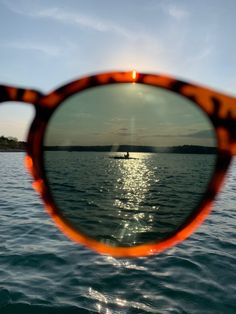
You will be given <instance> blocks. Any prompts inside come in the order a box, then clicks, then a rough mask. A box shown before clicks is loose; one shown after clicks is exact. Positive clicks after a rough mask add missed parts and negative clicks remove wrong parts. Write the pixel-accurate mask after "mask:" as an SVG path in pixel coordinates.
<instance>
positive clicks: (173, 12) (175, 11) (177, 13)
mask: <svg viewBox="0 0 236 314" xmlns="http://www.w3.org/2000/svg"><path fill="white" fill-rule="evenodd" d="M166 9H167V12H168V14H169V15H170V16H172V17H173V18H175V19H176V20H182V19H185V18H187V17H188V16H189V12H188V11H186V10H184V9H181V8H179V7H177V6H176V5H169V6H168V7H167V8H166Z"/></svg>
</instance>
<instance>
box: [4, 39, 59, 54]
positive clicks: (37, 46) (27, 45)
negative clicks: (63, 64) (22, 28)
mask: <svg viewBox="0 0 236 314" xmlns="http://www.w3.org/2000/svg"><path fill="white" fill-rule="evenodd" d="M0 47H7V48H13V49H19V50H31V51H32V50H33V51H36V52H40V53H43V54H47V55H49V56H52V57H58V56H61V55H62V54H63V51H64V50H62V49H60V48H59V47H58V46H53V45H48V44H45V43H38V42H37V43H34V42H32V41H29V42H28V41H20V42H18V41H9V42H1V43H0Z"/></svg>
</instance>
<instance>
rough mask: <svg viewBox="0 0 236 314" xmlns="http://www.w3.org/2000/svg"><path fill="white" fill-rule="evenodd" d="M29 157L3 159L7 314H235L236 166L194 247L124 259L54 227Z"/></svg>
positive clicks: (0, 265) (1, 263) (0, 290)
mask: <svg viewBox="0 0 236 314" xmlns="http://www.w3.org/2000/svg"><path fill="white" fill-rule="evenodd" d="M23 158H24V154H23V153H1V154H0V177H1V180H0V210H1V215H0V237H1V241H0V313H33V314H34V313H44V314H45V313H105V314H110V313H232V314H233V313H235V312H236V307H235V303H236V302H235V295H236V268H235V262H236V254H235V253H236V240H235V238H236V231H235V218H236V210H235V206H236V193H235V192H236V185H235V182H236V160H235V161H234V162H233V165H232V167H231V169H230V172H229V176H228V181H227V184H226V186H225V188H224V191H223V193H222V194H221V195H220V196H219V198H218V200H217V203H216V205H215V208H214V210H213V213H212V214H211V215H210V217H209V218H208V219H207V221H206V222H205V223H204V225H203V226H202V227H200V228H199V229H198V231H197V232H195V233H194V234H193V235H192V236H191V237H190V238H189V239H188V240H187V241H185V242H184V243H182V244H180V245H178V246H177V247H175V248H171V249H169V250H167V251H166V252H164V253H162V254H160V255H156V256H152V257H148V258H138V259H119V260H117V259H114V258H112V257H107V256H101V255H97V254H95V253H93V252H91V251H89V250H87V249H85V248H84V247H81V246H79V245H77V244H74V243H72V242H70V241H69V240H67V239H66V238H65V237H64V236H63V235H62V234H61V233H60V232H59V231H58V230H57V229H56V228H55V226H54V224H53V223H52V222H51V220H50V219H49V217H48V216H47V214H46V213H45V212H44V210H43V208H42V204H41V200H40V199H39V198H38V196H37V194H36V193H35V192H34V191H33V190H32V188H31V178H30V177H29V175H28V174H27V172H26V170H25V169H24V166H23Z"/></svg>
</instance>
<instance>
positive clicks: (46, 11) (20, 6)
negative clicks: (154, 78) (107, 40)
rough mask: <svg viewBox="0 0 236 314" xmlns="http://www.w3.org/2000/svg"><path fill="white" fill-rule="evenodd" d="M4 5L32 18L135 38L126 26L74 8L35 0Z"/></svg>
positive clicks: (6, 2)
mask: <svg viewBox="0 0 236 314" xmlns="http://www.w3.org/2000/svg"><path fill="white" fill-rule="evenodd" d="M3 3H4V5H5V6H6V7H7V8H8V9H9V10H11V11H12V12H14V13H16V14H20V15H24V16H28V17H31V18H47V19H50V20H54V21H58V22H62V23H64V24H68V25H75V26H78V27H83V28H87V29H90V30H94V31H97V32H113V33H115V34H117V35H120V36H123V37H126V38H127V39H131V38H134V36H136V35H135V32H132V31H131V30H128V29H126V28H125V27H123V26H121V25H119V24H116V23H114V22H112V21H108V20H105V19H100V18H99V17H97V16H96V17H95V16H93V15H89V14H85V13H81V12H80V13H79V12H75V11H72V10H66V9H65V8H63V9H62V8H59V7H48V8H42V7H39V6H38V5H37V4H36V3H34V2H27V1H23V2H22V1H19V2H13V1H3Z"/></svg>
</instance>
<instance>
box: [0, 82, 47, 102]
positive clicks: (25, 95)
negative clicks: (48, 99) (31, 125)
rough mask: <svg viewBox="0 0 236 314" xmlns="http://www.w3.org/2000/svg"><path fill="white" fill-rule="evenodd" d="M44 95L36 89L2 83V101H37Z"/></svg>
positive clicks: (0, 98) (0, 93)
mask: <svg viewBox="0 0 236 314" xmlns="http://www.w3.org/2000/svg"><path fill="white" fill-rule="evenodd" d="M42 96H43V95H42V94H41V93H40V92H38V91H36V90H32V89H24V88H18V87H12V86H5V85H0V103H1V102H5V101H21V102H26V103H36V102H37V101H38V99H39V98H40V97H42Z"/></svg>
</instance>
